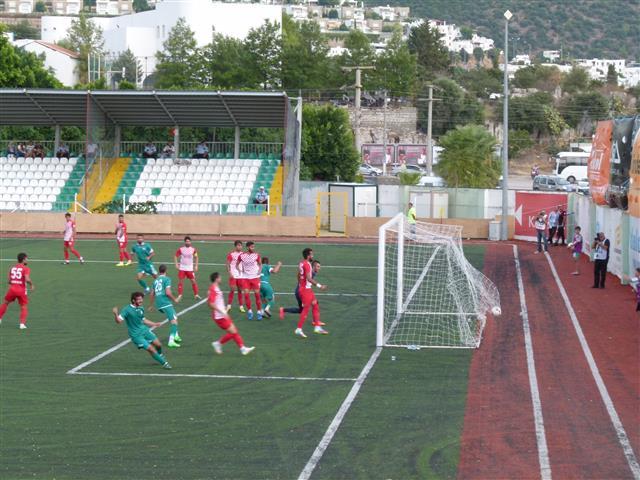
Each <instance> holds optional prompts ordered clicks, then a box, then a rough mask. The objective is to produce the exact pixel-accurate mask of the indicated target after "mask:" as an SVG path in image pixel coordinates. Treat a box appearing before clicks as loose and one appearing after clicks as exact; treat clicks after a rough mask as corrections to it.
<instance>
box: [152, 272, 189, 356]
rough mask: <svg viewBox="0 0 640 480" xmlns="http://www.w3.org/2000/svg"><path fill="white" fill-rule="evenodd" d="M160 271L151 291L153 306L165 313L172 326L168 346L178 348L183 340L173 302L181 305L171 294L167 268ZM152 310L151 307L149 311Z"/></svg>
mask: <svg viewBox="0 0 640 480" xmlns="http://www.w3.org/2000/svg"><path fill="white" fill-rule="evenodd" d="M158 271H159V272H160V275H158V277H157V278H156V279H155V280H154V281H153V289H151V304H152V305H155V307H156V309H157V310H158V311H159V312H162V313H164V314H165V315H166V316H167V321H169V322H170V324H171V331H170V333H169V342H167V346H168V347H169V348H178V347H180V342H182V339H181V338H180V335H179V334H178V315H176V310H175V309H174V308H173V304H172V303H171V302H175V303H179V300H178V299H177V298H176V297H174V296H173V294H172V293H171V279H170V278H169V277H167V266H166V265H160V266H159V267H158ZM152 308H153V307H150V308H149V310H151V309H152Z"/></svg>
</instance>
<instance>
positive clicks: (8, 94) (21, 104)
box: [0, 89, 289, 128]
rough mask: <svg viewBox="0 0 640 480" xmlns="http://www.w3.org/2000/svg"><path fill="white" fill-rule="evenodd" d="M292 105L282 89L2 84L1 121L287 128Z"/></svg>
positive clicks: (25, 123)
mask: <svg viewBox="0 0 640 480" xmlns="http://www.w3.org/2000/svg"><path fill="white" fill-rule="evenodd" d="M288 106H289V98H288V97H287V95H286V93H281V92H218V91H129V90H117V91H111V90H107V91H104V90H100V91H84V90H29V89H0V126H1V125H28V126H43V125H47V126H53V125H63V126H65V125H66V126H72V125H73V126H79V127H80V126H84V125H86V124H87V122H88V121H90V122H92V123H93V122H96V123H102V121H105V122H107V123H112V124H116V125H122V126H157V127H159V126H190V127H276V128H277V127H280V128H282V127H284V126H285V125H286V122H287V108H288ZM96 117H102V119H101V120H102V121H100V120H98V119H97V118H96Z"/></svg>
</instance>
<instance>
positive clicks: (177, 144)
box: [173, 125, 180, 159]
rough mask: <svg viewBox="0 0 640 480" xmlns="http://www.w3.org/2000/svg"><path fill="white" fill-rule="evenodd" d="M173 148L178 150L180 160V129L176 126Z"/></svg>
mask: <svg viewBox="0 0 640 480" xmlns="http://www.w3.org/2000/svg"><path fill="white" fill-rule="evenodd" d="M173 146H174V147H175V149H176V153H175V155H176V159H178V158H180V127H179V126H178V125H176V126H175V127H173Z"/></svg>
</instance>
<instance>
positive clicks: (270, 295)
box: [258, 257, 282, 318]
mask: <svg viewBox="0 0 640 480" xmlns="http://www.w3.org/2000/svg"><path fill="white" fill-rule="evenodd" d="M280 267H282V262H278V263H277V264H276V266H275V267H274V266H272V265H271V264H270V263H269V258H267V257H262V272H261V273H260V298H261V299H262V304H263V305H266V307H264V310H263V311H262V312H258V313H259V315H258V318H260V314H264V315H265V316H266V317H267V318H271V307H273V302H274V301H275V298H276V296H275V293H274V292H273V287H272V286H271V274H272V273H278V272H279V271H280Z"/></svg>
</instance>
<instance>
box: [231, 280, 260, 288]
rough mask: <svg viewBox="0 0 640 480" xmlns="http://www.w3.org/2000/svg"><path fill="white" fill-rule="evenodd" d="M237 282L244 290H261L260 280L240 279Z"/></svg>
mask: <svg viewBox="0 0 640 480" xmlns="http://www.w3.org/2000/svg"><path fill="white" fill-rule="evenodd" d="M237 282H238V286H239V287H240V288H241V289H242V290H258V291H259V290H260V279H259V278H239V279H238V280H237Z"/></svg>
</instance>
